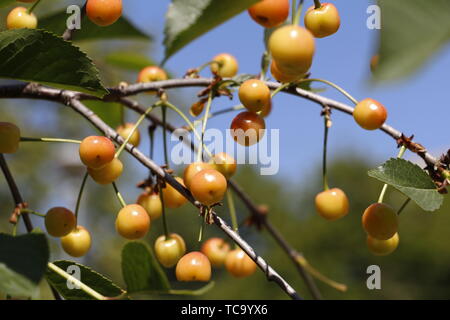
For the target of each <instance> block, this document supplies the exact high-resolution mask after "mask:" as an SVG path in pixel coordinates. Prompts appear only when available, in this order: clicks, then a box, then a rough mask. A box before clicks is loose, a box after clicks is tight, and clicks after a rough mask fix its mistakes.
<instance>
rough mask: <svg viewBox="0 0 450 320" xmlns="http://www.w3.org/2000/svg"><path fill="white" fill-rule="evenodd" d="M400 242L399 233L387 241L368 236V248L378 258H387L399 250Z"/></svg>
mask: <svg viewBox="0 0 450 320" xmlns="http://www.w3.org/2000/svg"><path fill="white" fill-rule="evenodd" d="M399 241H400V238H399V236H398V233H395V234H394V236H393V237H391V238H389V239H387V240H378V239H375V238H372V237H371V236H369V235H368V236H367V247H368V248H369V251H370V252H371V253H372V254H374V255H376V256H387V255H388V254H391V253H392V252H394V251H395V249H397V247H398V243H399Z"/></svg>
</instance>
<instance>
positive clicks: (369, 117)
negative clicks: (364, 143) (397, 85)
mask: <svg viewBox="0 0 450 320" xmlns="http://www.w3.org/2000/svg"><path fill="white" fill-rule="evenodd" d="M353 118H355V121H356V122H357V123H358V124H359V125H360V126H361V127H362V128H364V129H366V130H376V129H379V128H381V126H382V125H383V124H384V122H385V121H386V118H387V111H386V108H385V107H384V106H383V105H382V104H381V103H379V102H378V101H376V100H374V99H370V98H367V99H364V100H361V101H360V102H358V104H357V105H356V107H355V110H354V111H353Z"/></svg>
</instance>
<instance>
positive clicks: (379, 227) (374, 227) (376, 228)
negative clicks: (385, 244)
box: [362, 203, 398, 240]
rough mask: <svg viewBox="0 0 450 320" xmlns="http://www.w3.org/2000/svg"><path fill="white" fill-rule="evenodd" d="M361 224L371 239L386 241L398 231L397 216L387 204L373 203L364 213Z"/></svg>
mask: <svg viewBox="0 0 450 320" xmlns="http://www.w3.org/2000/svg"><path fill="white" fill-rule="evenodd" d="M362 224H363V227H364V229H365V230H366V232H367V233H368V234H369V235H370V236H371V237H372V238H375V239H378V240H387V239H389V238H392V237H393V236H394V235H395V233H396V232H397V230H398V216H397V214H396V213H395V211H394V210H393V209H392V208H391V207H390V206H388V205H387V204H384V203H374V204H371V205H370V206H369V207H368V208H367V209H366V210H365V211H364V214H363V216H362Z"/></svg>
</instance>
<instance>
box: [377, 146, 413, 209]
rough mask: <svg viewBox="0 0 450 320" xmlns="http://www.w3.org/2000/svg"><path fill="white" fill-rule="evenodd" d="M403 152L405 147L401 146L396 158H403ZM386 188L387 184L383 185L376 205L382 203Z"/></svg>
mask: <svg viewBox="0 0 450 320" xmlns="http://www.w3.org/2000/svg"><path fill="white" fill-rule="evenodd" d="M405 151H406V147H405V146H404V145H402V146H401V148H400V151H399V152H398V154H397V158H401V157H403V155H404V154H405ZM387 188H388V184H387V183H385V184H384V185H383V189H382V190H381V193H380V196H379V197H378V203H383V199H384V195H385V194H386V190H387ZM402 210H403V209H402Z"/></svg>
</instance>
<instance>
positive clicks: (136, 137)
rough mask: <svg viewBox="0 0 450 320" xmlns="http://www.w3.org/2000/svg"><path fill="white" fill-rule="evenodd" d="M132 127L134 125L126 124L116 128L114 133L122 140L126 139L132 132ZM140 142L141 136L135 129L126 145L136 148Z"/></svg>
mask: <svg viewBox="0 0 450 320" xmlns="http://www.w3.org/2000/svg"><path fill="white" fill-rule="evenodd" d="M134 125H135V124H134V123H130V122H128V123H125V124H122V125H120V126H118V127H117V129H116V131H117V133H118V134H119V135H120V136H121V137H122V138H124V139H126V138H128V136H129V135H130V133H131V130H133V128H134ZM140 142H141V134H140V133H139V130H138V129H136V130H135V131H134V132H133V134H132V135H131V137H130V140H128V143H131V144H132V145H133V146H135V147H137V146H139V143H140Z"/></svg>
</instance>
